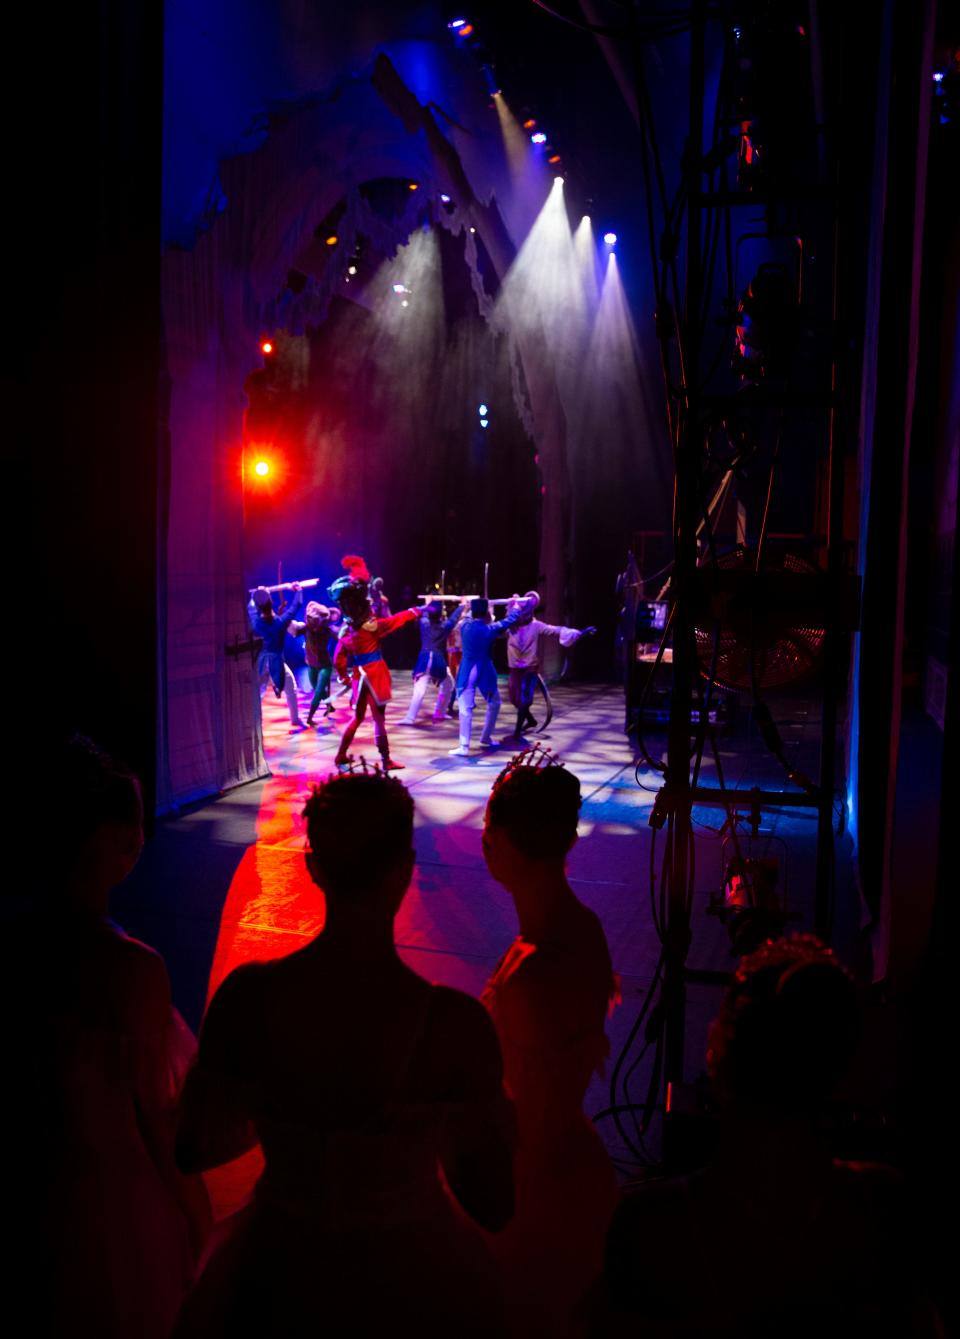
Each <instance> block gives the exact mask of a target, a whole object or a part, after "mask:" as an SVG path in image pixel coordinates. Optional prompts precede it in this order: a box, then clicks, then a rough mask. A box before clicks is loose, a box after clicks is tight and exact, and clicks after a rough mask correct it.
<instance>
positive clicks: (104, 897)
mask: <svg viewBox="0 0 960 1339" xmlns="http://www.w3.org/2000/svg"><path fill="white" fill-rule="evenodd" d="M45 761H46V762H47V765H48V767H49V777H50V778H51V780H50V783H49V786H48V790H47V792H46V793H45V794H43V804H42V809H43V813H44V816H45V819H46V821H47V823H48V829H47V834H46V835H47V843H46V848H45V849H37V850H36V851H35V852H33V853H31V859H30V862H29V863H25V864H24V866H23V867H22V868H21V872H20V874H18V876H17V877H18V881H19V885H20V887H22V888H24V889H26V890H27V891H28V892H29V893H30V894H31V895H32V897H33V899H34V902H35V911H34V913H33V914H32V915H29V916H26V915H25V916H23V917H22V918H21V919H20V920H19V921H18V922H17V921H11V922H8V923H7V924H5V926H4V930H5V961H4V988H5V990H6V991H9V992H10V995H9V996H6V995H5V997H4V1003H5V1004H8V1005H9V1006H11V1008H12V1009H16V1013H15V1014H14V1013H13V1012H10V1011H9V1010H8V1011H7V1012H6V1014H5V1016H6V1017H7V1019H8V1023H9V1020H12V1019H13V1018H14V1017H16V1019H17V1026H16V1027H15V1028H14V1027H12V1026H8V1036H7V1038H6V1045H5V1047H4V1060H5V1070H6V1075H7V1092H6V1097H5V1107H6V1112H7V1121H6V1122H5V1134H6V1135H7V1136H8V1138H7V1141H5V1147H6V1148H7V1151H8V1158H7V1162H8V1166H7V1171H6V1175H5V1178H4V1179H5V1191H6V1204H7V1209H8V1213H9V1215H10V1218H9V1221H10V1222H11V1223H12V1222H13V1221H14V1220H15V1221H16V1223H17V1230H16V1231H15V1232H12V1233H11V1237H10V1238H8V1241H7V1243H6V1245H5V1252H4V1253H5V1257H6V1259H5V1263H6V1265H7V1266H8V1267H9V1268H10V1269H11V1272H10V1273H9V1274H8V1278H9V1280H10V1284H11V1286H12V1287H13V1286H15V1290H16V1293H18V1294H19V1295H20V1296H21V1297H22V1299H23V1300H27V1299H29V1306H30V1315H31V1323H30V1324H29V1325H27V1326H26V1328H27V1329H28V1330H29V1331H30V1332H31V1333H34V1334H50V1335H59V1336H64V1339H66V1336H68V1335H73V1336H78V1337H79V1336H81V1335H91V1336H93V1335H96V1336H98V1339H168V1336H169V1334H170V1330H171V1328H172V1326H173V1323H174V1320H175V1319H176V1315H177V1311H178V1309H179V1307H180V1304H181V1302H182V1300H183V1298H184V1296H185V1294H186V1291H187V1289H188V1288H189V1285H190V1281H191V1277H192V1274H193V1271H194V1268H195V1267H196V1263H197V1260H198V1259H199V1257H200V1254H201V1251H202V1248H203V1246H204V1242H205V1239H206V1236H207V1234H208V1232H209V1230H210V1227H211V1226H212V1217H211V1213H210V1204H209V1201H208V1199H207V1196H206V1192H205V1190H204V1188H203V1184H202V1182H201V1180H200V1178H199V1177H193V1176H191V1177H184V1176H182V1175H181V1174H180V1173H179V1172H178V1170H177V1168H176V1166H175V1164H174V1119H175V1109H176V1099H177V1094H178V1089H179V1086H180V1081H181V1080H182V1078H183V1076H184V1075H185V1074H186V1071H187V1068H188V1067H189V1064H190V1062H191V1060H192V1058H193V1053H194V1050H195V1043H194V1040H193V1037H192V1035H191V1034H190V1032H189V1029H188V1028H187V1026H186V1024H185V1023H184V1022H183V1020H182V1019H181V1018H180V1016H179V1015H178V1014H177V1012H176V1010H175V1009H174V1008H173V1005H172V1003H171V999H170V981H169V978H168V976H167V969H166V967H165V965H164V962H163V959H162V958H161V957H160V955H159V954H158V953H156V952H155V951H154V950H153V949H152V948H149V947H148V946H147V945H146V944H142V943H140V942H138V941H137V940H136V939H131V938H129V937H128V936H127V935H126V934H124V932H123V931H122V930H121V929H120V928H119V927H118V926H117V925H116V924H115V923H114V922H113V920H112V919H111V914H110V899H111V896H112V894H113V892H114V890H115V888H116V887H117V885H118V884H120V883H121V882H122V881H123V880H124V879H125V878H126V877H127V876H128V875H129V874H130V872H131V871H132V869H133V867H134V866H135V865H136V863H137V860H138V858H139V855H140V852H141V849H142V847H143V803H142V798H141V792H140V785H139V782H138V781H137V779H136V777H135V776H133V774H132V773H130V772H129V771H128V770H127V769H126V768H125V767H124V766H123V765H122V764H120V763H119V762H117V761H116V760H115V759H113V758H110V757H109V756H108V755H106V754H105V753H103V752H102V751H101V750H100V749H99V748H98V747H97V746H96V745H95V744H93V743H92V742H91V741H90V740H88V739H84V738H82V737H80V736H74V737H73V738H72V739H70V740H69V742H67V743H66V744H65V745H61V747H60V748H59V749H58V750H57V752H56V754H55V755H54V756H52V757H50V756H48V757H46V759H45ZM21 1248H25V1249H21ZM21 1258H22V1264H23V1269H22V1270H21V1268H20V1266H21ZM34 1268H36V1270H37V1276H36V1280H34V1277H33V1273H32V1271H33V1269H34ZM14 1269H16V1271H17V1272H16V1273H14V1272H12V1271H13V1270H14ZM12 1295H14V1294H8V1297H10V1296H12ZM12 1329H13V1330H14V1331H16V1330H18V1329H20V1325H19V1323H18V1322H16V1321H14V1322H13V1324H12Z"/></svg>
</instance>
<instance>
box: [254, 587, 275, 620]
mask: <svg viewBox="0 0 960 1339" xmlns="http://www.w3.org/2000/svg"><path fill="white" fill-rule="evenodd" d="M253 603H254V606H255V607H256V610H257V613H258V614H259V615H260V617H261V618H273V600H272V599H271V598H270V592H269V591H268V590H267V588H266V586H258V587H257V589H256V590H255V591H254V592H253Z"/></svg>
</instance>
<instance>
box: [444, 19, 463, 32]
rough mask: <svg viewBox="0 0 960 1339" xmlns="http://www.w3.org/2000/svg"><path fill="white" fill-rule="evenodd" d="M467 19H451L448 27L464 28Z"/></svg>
mask: <svg viewBox="0 0 960 1339" xmlns="http://www.w3.org/2000/svg"><path fill="white" fill-rule="evenodd" d="M466 21H467V20H466V19H451V20H450V22H449V23H448V24H447V27H448V28H453V29H454V30H456V29H457V28H462V27H463V26H464V24H465V23H466Z"/></svg>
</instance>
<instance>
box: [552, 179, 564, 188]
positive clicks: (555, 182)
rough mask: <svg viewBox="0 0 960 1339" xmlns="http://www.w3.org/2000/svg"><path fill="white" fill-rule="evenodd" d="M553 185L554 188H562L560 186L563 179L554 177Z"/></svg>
mask: <svg viewBox="0 0 960 1339" xmlns="http://www.w3.org/2000/svg"><path fill="white" fill-rule="evenodd" d="M553 184H554V186H562V185H563V177H554V179H553Z"/></svg>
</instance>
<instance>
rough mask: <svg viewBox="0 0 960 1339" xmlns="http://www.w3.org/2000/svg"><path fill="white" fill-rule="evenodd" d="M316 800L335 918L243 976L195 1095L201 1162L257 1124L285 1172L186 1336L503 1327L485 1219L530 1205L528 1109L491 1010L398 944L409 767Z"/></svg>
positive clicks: (317, 853) (187, 1146) (190, 1165)
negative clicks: (514, 1146)
mask: <svg viewBox="0 0 960 1339" xmlns="http://www.w3.org/2000/svg"><path fill="white" fill-rule="evenodd" d="M304 815H305V817H306V821H307V834H308V838H309V845H310V850H309V853H308V855H307V868H308V870H309V872H310V875H311V877H312V878H313V880H314V881H315V882H316V883H317V885H318V886H319V887H320V888H321V889H322V890H323V892H324V894H325V897H326V923H325V925H324V928H323V930H322V931H321V933H320V935H319V936H318V937H317V938H316V939H315V940H313V942H312V943H310V944H308V945H307V946H306V947H305V948H303V949H300V950H299V951H297V952H295V953H293V954H291V955H290V956H289V957H286V958H281V959H279V960H275V961H273V962H266V963H250V964H247V965H245V966H243V967H240V968H238V969H237V970H236V971H234V972H233V973H232V974H231V975H230V976H229V977H228V978H227V979H226V981H225V982H224V983H223V985H222V986H221V987H220V989H219V991H218V992H217V994H216V996H215V997H214V999H213V1001H212V1003H211V1005H210V1008H209V1011H208V1014H207V1017H206V1020H205V1022H204V1025H203V1029H202V1032H201V1037H200V1054H199V1062H198V1065H197V1067H196V1068H195V1069H194V1070H193V1072H192V1073H191V1075H190V1078H189V1080H188V1084H187V1088H186V1091H185V1094H184V1100H183V1106H182V1112H181V1121H180V1131H179V1140H178V1155H179V1159H180V1162H181V1165H182V1166H183V1167H184V1168H185V1169H189V1170H198V1169H204V1168H208V1167H216V1166H219V1165H220V1164H222V1163H224V1162H227V1161H229V1160H230V1159H232V1158H234V1157H236V1156H237V1155H239V1154H241V1153H243V1152H245V1151H246V1150H247V1149H248V1148H250V1147H252V1145H253V1144H254V1142H255V1141H256V1140H257V1139H259V1141H260V1143H261V1145H262V1148H263V1153H264V1156H265V1159H266V1168H265V1171H264V1173H263V1175H262V1177H261V1179H260V1181H259V1182H258V1184H257V1186H256V1189H255V1191H254V1195H253V1200H252V1203H251V1204H250V1205H249V1206H248V1207H247V1208H246V1209H244V1210H242V1211H241V1212H240V1213H239V1214H238V1215H236V1216H235V1217H234V1219H233V1220H232V1221H230V1222H229V1223H228V1224H227V1225H226V1228H225V1229H224V1230H223V1231H222V1233H221V1240H220V1242H219V1244H218V1246H217V1248H216V1249H215V1250H214V1252H213V1253H212V1256H211V1258H210V1260H209V1261H208V1263H207V1267H206V1269H205V1271H204V1273H203V1275H202V1277H201V1279H200V1281H199V1285H198V1287H197V1290H196V1292H195V1294H194V1296H193V1297H192V1298H191V1299H190V1301H189V1302H188V1304H187V1306H186V1308H185V1310H184V1313H183V1316H182V1319H181V1324H180V1327H179V1328H178V1331H177V1334H178V1336H187V1335H189V1336H200V1335H203V1336H204V1337H205V1339H209V1337H210V1336H214V1335H251V1336H252V1335H257V1336H281V1335H282V1336H290V1335H300V1334H307V1333H309V1334H314V1333H316V1334H331V1335H333V1334H337V1335H339V1334H357V1335H361V1334H364V1335H365V1334H379V1333H381V1332H384V1333H385V1332H387V1331H388V1330H389V1332H391V1333H405V1334H417V1335H431V1336H432V1335H436V1336H441V1335H443V1336H445V1339H449V1336H451V1335H458V1336H459V1335H465V1336H474V1335H477V1336H480V1335H491V1334H498V1333H500V1332H501V1313H500V1305H499V1298H498V1288H497V1284H496V1272H495V1269H494V1266H493V1263H492V1261H491V1259H490V1257H489V1254H488V1251H487V1248H486V1245H485V1242H484V1239H483V1235H482V1234H481V1232H480V1231H479V1230H478V1228H477V1226H476V1224H477V1223H480V1224H482V1225H483V1227H485V1228H487V1229H489V1230H491V1231H494V1232H495V1231H497V1230H498V1229H500V1228H502V1226H503V1225H504V1223H505V1222H506V1221H507V1219H508V1218H509V1216H510V1213H511V1211H512V1202H513V1192H512V1183H511V1167H510V1151H509V1138H510V1109H509V1103H508V1102H507V1101H506V1099H505V1097H504V1096H503V1091H502V1083H501V1079H502V1074H501V1059H500V1051H499V1047H498V1046H497V1039H496V1036H495V1034H494V1030H493V1028H492V1027H491V1025H490V1021H489V1019H488V1018H487V1016H486V1014H485V1013H484V1011H483V1009H482V1008H481V1006H480V1005H479V1004H478V1003H477V1002H476V1001H474V1000H471V999H470V998H468V997H467V996H466V995H462V994H460V993H459V992H458V991H455V990H448V989H445V988H443V987H436V986H431V985H429V984H428V983H427V982H426V981H425V980H423V978H422V977H420V976H418V975H417V974H416V973H415V972H413V971H411V970H410V968H408V967H406V966H405V965H404V964H403V963H402V962H401V960H400V958H399V957H398V956H397V952H396V948H395V947H394V941H393V920H394V917H395V916H396V914H397V911H398V910H399V908H400V904H401V902H402V901H403V897H404V894H405V892H406V890H407V886H408V884H409V882H410V879H411V875H412V873H413V866H414V852H413V800H412V799H411V797H410V795H409V793H408V792H407V791H406V790H405V788H404V787H403V786H402V785H401V784H400V783H399V782H397V781H395V780H393V779H387V778H386V777H384V776H382V775H379V774H376V775H373V774H370V775H367V774H362V773H346V774H343V775H341V776H337V777H333V778H332V779H330V780H328V781H326V782H325V783H323V784H322V785H320V786H318V787H317V788H316V789H315V790H314V792H313V794H312V795H311V797H310V799H309V800H308V802H307V806H306V808H305V810H304Z"/></svg>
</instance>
